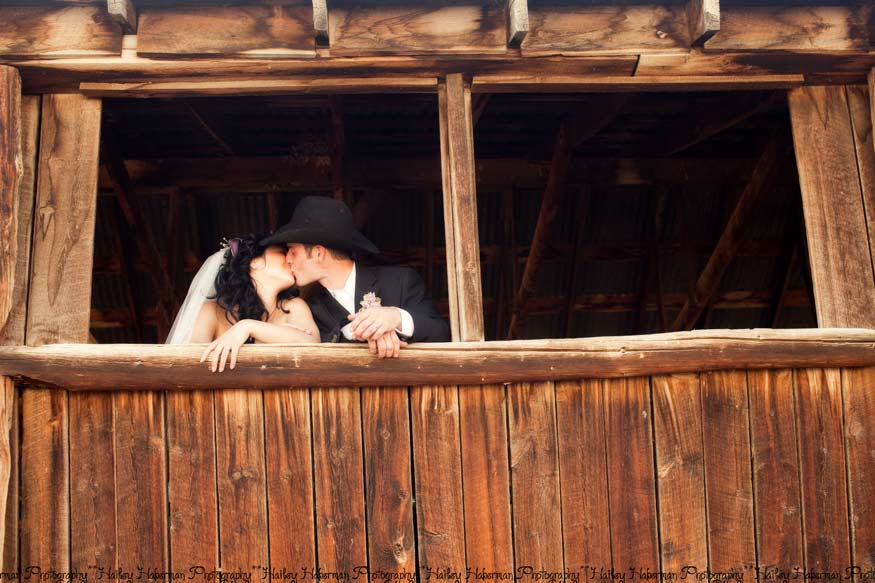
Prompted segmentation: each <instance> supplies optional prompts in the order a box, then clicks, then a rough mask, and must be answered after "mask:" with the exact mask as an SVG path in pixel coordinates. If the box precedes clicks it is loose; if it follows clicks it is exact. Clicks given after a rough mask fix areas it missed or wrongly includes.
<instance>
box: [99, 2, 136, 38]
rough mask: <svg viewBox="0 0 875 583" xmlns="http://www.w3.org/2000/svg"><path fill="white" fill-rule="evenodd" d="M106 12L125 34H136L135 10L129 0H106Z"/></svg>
mask: <svg viewBox="0 0 875 583" xmlns="http://www.w3.org/2000/svg"><path fill="white" fill-rule="evenodd" d="M106 10H107V12H109V15H110V16H111V17H112V19H113V20H114V21H116V22H117V23H118V24H119V25H121V27H122V30H123V31H124V32H125V34H137V9H136V8H134V3H133V2H131V0H106Z"/></svg>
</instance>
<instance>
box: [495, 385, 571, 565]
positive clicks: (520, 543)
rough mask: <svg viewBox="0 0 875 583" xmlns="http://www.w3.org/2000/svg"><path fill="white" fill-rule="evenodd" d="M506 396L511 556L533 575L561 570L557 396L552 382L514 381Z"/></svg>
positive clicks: (562, 563) (562, 562)
mask: <svg viewBox="0 0 875 583" xmlns="http://www.w3.org/2000/svg"><path fill="white" fill-rule="evenodd" d="M507 400H508V403H507V406H508V430H509V432H510V434H509V438H510V475H511V483H512V485H513V536H514V559H515V560H516V564H517V569H518V572H517V574H518V575H522V579H523V580H533V579H531V577H532V572H533V571H534V572H539V571H541V570H544V571H547V572H562V571H563V570H564V561H563V557H562V546H563V545H562V523H561V515H562V506H561V500H560V494H559V444H558V437H557V435H556V395H555V392H554V387H553V383H551V382H545V383H517V384H512V385H510V386H508V388H507ZM519 569H522V571H519ZM526 569H528V572H527V571H526Z"/></svg>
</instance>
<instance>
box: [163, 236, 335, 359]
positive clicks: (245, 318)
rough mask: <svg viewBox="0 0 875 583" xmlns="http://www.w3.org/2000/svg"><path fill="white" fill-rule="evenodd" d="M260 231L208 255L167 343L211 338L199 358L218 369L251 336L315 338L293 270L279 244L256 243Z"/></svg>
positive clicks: (253, 338)
mask: <svg viewBox="0 0 875 583" xmlns="http://www.w3.org/2000/svg"><path fill="white" fill-rule="evenodd" d="M262 238H263V236H260V235H247V236H245V237H240V238H237V239H231V240H230V241H228V242H227V243H226V244H225V245H224V246H223V249H221V250H220V251H217V252H216V253H214V254H213V255H211V256H210V257H209V258H208V259H207V260H206V261H205V262H204V264H203V266H201V268H200V270H199V271H198V273H197V275H196V276H195V278H194V280H193V281H192V283H191V287H190V288H189V290H188V295H187V296H186V298H185V302H184V303H183V305H182V308H181V309H180V311H179V314H178V315H177V316H176V320H175V321H174V322H173V327H172V328H171V329H170V334H169V335H168V336H167V344H200V343H207V342H208V343H210V344H209V346H207V348H206V349H205V350H204V352H203V355H202V356H201V359H200V361H201V362H204V361H205V360H207V359H209V362H210V370H211V371H212V372H215V371H216V370H218V371H219V372H222V371H224V370H225V363H226V362H227V361H228V358H229V357H230V364H229V366H230V368H232V369H233V368H234V367H235V366H236V364H237V354H238V352H239V350H240V347H241V346H242V345H243V344H245V343H247V342H250V341H254V342H266V343H267V342H270V343H281V342H319V340H320V338H319V331H318V329H317V327H316V324H315V322H314V321H313V316H312V314H311V313H310V308H309V307H308V306H307V303H306V302H305V301H304V300H302V299H301V298H299V297H297V296H298V292H297V288H295V287H294V285H295V276H294V274H292V270H291V268H290V267H289V265H288V263H286V252H285V251H286V250H285V248H284V247H283V246H281V245H269V246H263V245H259V243H258V242H259V241H261V240H262Z"/></svg>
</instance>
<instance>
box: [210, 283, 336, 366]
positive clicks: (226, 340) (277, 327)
mask: <svg viewBox="0 0 875 583" xmlns="http://www.w3.org/2000/svg"><path fill="white" fill-rule="evenodd" d="M289 319H290V320H293V321H294V322H295V324H291V323H288V324H272V323H270V322H260V321H258V320H240V321H239V322H237V323H236V324H234V325H233V326H231V328H229V329H228V330H227V331H226V332H225V333H224V334H222V335H221V336H219V337H218V338H216V339H215V340H214V341H213V342H212V343H211V344H210V345H209V346H207V348H206V350H204V353H203V355H202V356H201V362H203V361H204V360H206V359H207V358H208V357H209V356H210V353H212V356H211V357H210V370H211V371H212V372H215V371H216V370H218V371H219V372H222V371H224V370H225V363H226V362H227V361H228V357H230V359H231V362H230V367H231V368H232V369H233V368H234V367H235V366H236V365H237V354H238V352H239V351H240V347H241V346H242V345H243V344H244V343H245V342H246V340H248V339H249V337H250V336H251V337H252V338H254V339H255V340H256V342H263V343H265V344H281V343H286V342H319V341H320V337H319V329H318V328H317V327H316V323H315V322H314V321H313V315H312V314H311V313H310V308H309V307H307V304H306V302H304V300H302V299H300V298H295V299H293V300H292V302H291V304H290V306H289Z"/></svg>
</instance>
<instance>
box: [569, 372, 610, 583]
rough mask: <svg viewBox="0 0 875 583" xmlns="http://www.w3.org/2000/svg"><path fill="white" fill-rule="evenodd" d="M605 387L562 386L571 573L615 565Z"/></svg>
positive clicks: (583, 573)
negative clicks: (606, 435)
mask: <svg viewBox="0 0 875 583" xmlns="http://www.w3.org/2000/svg"><path fill="white" fill-rule="evenodd" d="M603 385H604V383H603V381H600V380H589V381H578V382H575V381H563V382H558V383H556V419H557V424H558V431H559V468H560V472H559V478H560V486H561V492H562V533H563V536H562V543H563V553H564V557H565V565H566V570H568V571H571V572H577V571H580V576H581V578H585V577H588V576H590V575H591V573H592V572H591V571H586V570H581V567H582V566H583V565H589V566H593V567H595V568H596V569H598V568H599V567H601V566H604V567H606V568H607V567H608V566H609V565H611V525H610V520H606V518H607V517H609V516H610V509H609V507H608V482H607V457H606V456H605V415H604V394H603V391H604V387H603Z"/></svg>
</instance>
